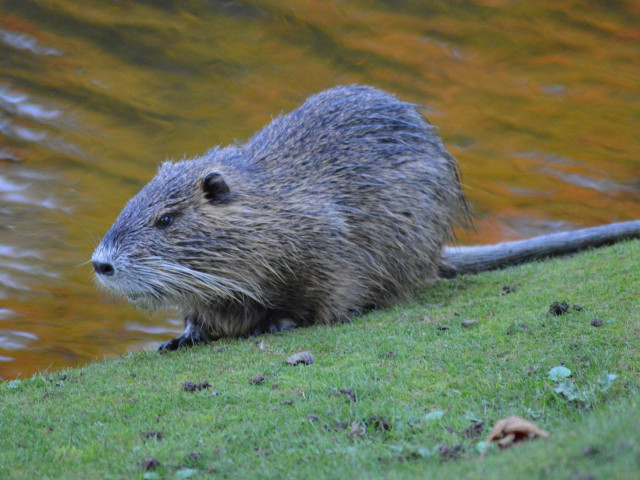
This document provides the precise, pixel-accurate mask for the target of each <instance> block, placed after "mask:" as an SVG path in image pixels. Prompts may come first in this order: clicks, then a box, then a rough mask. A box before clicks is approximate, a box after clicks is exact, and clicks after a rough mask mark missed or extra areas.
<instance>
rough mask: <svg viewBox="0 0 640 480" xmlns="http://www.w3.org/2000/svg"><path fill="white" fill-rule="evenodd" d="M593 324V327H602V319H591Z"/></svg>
mask: <svg viewBox="0 0 640 480" xmlns="http://www.w3.org/2000/svg"><path fill="white" fill-rule="evenodd" d="M591 326H592V327H601V326H602V320H600V319H599V318H594V319H593V320H591Z"/></svg>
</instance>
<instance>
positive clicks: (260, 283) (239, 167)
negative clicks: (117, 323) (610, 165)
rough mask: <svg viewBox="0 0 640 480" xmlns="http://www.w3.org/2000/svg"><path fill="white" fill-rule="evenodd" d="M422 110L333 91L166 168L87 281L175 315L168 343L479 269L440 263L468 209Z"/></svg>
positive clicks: (454, 256)
mask: <svg viewBox="0 0 640 480" xmlns="http://www.w3.org/2000/svg"><path fill="white" fill-rule="evenodd" d="M419 108H420V107H418V106H416V105H412V104H408V103H405V102H402V101H400V100H398V99H397V98H396V97H395V96H393V95H390V94H387V93H384V92H382V91H380V90H377V89H374V88H371V87H366V86H358V85H353V86H343V87H336V88H332V89H330V90H327V91H324V92H322V93H319V94H317V95H315V96H312V97H310V98H309V99H308V100H307V101H306V102H305V103H304V104H303V105H302V106H301V107H299V108H298V109H296V110H294V111H292V112H291V113H289V114H287V115H284V116H280V117H278V118H276V119H275V120H273V121H272V122H271V124H269V125H268V126H267V127H265V128H264V129H263V130H261V131H260V132H258V133H257V134H256V135H255V136H253V137H252V138H251V139H250V140H249V141H248V142H247V143H246V144H244V145H240V146H237V145H234V146H229V147H225V148H214V149H213V150H210V151H209V152H207V153H206V154H204V155H203V156H202V157H198V158H195V159H192V160H182V161H179V162H176V163H164V164H163V165H162V166H161V167H160V169H159V171H158V174H157V175H156V177H155V178H154V179H153V180H151V182H150V183H149V184H148V185H146V186H145V187H144V188H143V189H142V190H141V191H140V192H139V193H138V194H137V195H136V196H135V197H133V198H132V199H131V200H130V201H129V203H127V205H126V206H125V208H124V209H123V211H122V212H121V214H120V216H119V217H118V218H117V219H116V221H115V223H114V225H113V226H112V227H111V229H110V230H109V231H108V232H107V234H106V235H105V237H104V238H103V239H102V242H101V243H100V245H99V246H98V247H97V248H96V251H95V253H94V254H93V258H92V262H93V265H94V268H95V271H96V273H97V277H98V279H99V280H100V282H101V283H102V284H103V285H104V286H105V287H107V288H108V289H110V290H112V291H114V292H116V293H119V294H121V295H123V296H125V297H126V298H127V299H128V300H129V301H130V302H131V303H133V304H135V305H137V306H140V307H143V308H148V309H156V308H162V307H178V308H179V309H181V311H182V312H183V314H184V318H185V326H186V328H185V331H184V333H183V334H182V335H180V336H179V337H178V338H175V339H172V340H169V341H167V342H165V343H163V344H162V345H161V346H160V350H175V349H177V348H179V347H182V346H189V345H193V344H195V343H201V342H208V341H211V340H214V339H218V338H220V337H226V336H235V337H238V336H245V335H250V334H259V333H264V332H274V331H278V330H281V329H285V328H289V327H293V326H301V325H310V324H318V323H330V322H340V321H346V320H347V319H348V318H349V317H350V316H351V315H353V314H354V312H358V311H361V310H363V309H368V308H371V307H380V306H386V305H390V304H392V303H396V302H398V301H400V300H402V299H405V298H407V296H409V295H410V294H411V293H412V292H414V291H415V290H416V289H417V288H419V287H421V286H424V285H425V284H427V283H428V282H429V281H430V280H432V279H434V278H437V277H438V275H439V274H440V275H445V276H452V275H454V274H457V273H461V272H465V271H479V270H482V269H485V268H483V267H482V266H480V265H476V264H475V263H473V261H467V260H465V259H468V255H466V253H465V252H464V251H463V252H462V253H455V252H452V251H449V250H447V251H446V258H444V259H443V258H442V255H443V248H444V245H445V243H446V242H448V241H450V240H452V238H453V228H454V227H455V226H462V227H464V226H466V225H468V224H469V218H470V217H469V211H468V208H467V202H466V200H465V196H464V193H463V191H462V187H461V185H460V179H459V174H458V165H457V163H456V161H455V159H454V158H453V157H452V156H451V155H450V154H449V153H448V152H447V150H446V149H445V147H444V145H443V143H442V141H441V140H440V138H439V137H438V136H437V135H436V133H435V130H434V127H432V126H431V125H430V124H429V123H428V122H427V121H426V120H425V119H424V117H423V116H422V115H421V114H420V112H419ZM636 230H638V228H637V227H636ZM636 233H637V232H636ZM508 250H509V248H508V247H507V248H506V251H507V252H508ZM483 252H484V251H483ZM483 252H479V253H477V254H475V256H474V255H472V257H474V258H484V257H483V255H484V253H483ZM501 252H502V254H504V252H505V248H504V247H503V248H502V250H501ZM500 255H501V254H499V255H497V256H498V257H499V256H500ZM522 255H524V254H521V256H522ZM493 257H496V255H495V254H493ZM458 259H462V260H461V261H460V262H458ZM491 261H493V258H492V259H491ZM465 262H467V263H465ZM516 262H517V259H514V258H510V257H507V258H506V259H505V260H504V261H502V263H516ZM485 263H486V262H485ZM498 264H501V263H500V261H498ZM487 265H488V267H487V268H493V267H494V266H495V265H494V264H493V263H491V264H490V265H489V264H487Z"/></svg>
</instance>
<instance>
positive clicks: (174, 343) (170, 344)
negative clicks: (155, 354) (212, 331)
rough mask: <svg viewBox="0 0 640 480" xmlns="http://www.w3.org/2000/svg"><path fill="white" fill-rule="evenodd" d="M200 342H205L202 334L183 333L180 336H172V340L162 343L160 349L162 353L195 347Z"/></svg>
mask: <svg viewBox="0 0 640 480" xmlns="http://www.w3.org/2000/svg"><path fill="white" fill-rule="evenodd" d="M198 343H204V340H202V338H201V337H200V335H193V334H189V335H185V334H182V335H180V336H179V337H178V338H172V339H171V340H167V341H166V342H164V343H161V344H160V346H159V347H158V351H159V352H161V353H165V352H172V351H174V350H178V349H180V348H187V347H193V346H194V345H197V344H198Z"/></svg>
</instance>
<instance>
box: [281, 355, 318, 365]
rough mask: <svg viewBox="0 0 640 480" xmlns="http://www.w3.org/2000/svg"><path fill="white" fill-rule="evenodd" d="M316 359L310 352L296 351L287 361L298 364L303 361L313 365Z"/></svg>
mask: <svg viewBox="0 0 640 480" xmlns="http://www.w3.org/2000/svg"><path fill="white" fill-rule="evenodd" d="M315 361H316V359H315V358H313V355H311V353H309V352H299V353H294V354H293V355H291V356H290V357H289V358H287V363H288V364H289V365H298V364H300V363H302V364H303V365H311V364H312V363H313V362H315Z"/></svg>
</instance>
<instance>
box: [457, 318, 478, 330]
mask: <svg viewBox="0 0 640 480" xmlns="http://www.w3.org/2000/svg"><path fill="white" fill-rule="evenodd" d="M476 323H478V321H477V320H463V321H462V322H460V325H462V326H463V328H469V327H470V326H472V325H475V324H476Z"/></svg>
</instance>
